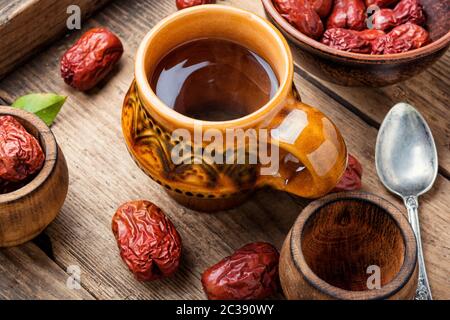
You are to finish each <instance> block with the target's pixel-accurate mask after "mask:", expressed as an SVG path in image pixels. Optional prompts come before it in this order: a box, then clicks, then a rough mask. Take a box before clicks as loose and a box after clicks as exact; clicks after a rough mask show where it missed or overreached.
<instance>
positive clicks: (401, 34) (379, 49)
mask: <svg viewBox="0 0 450 320" xmlns="http://www.w3.org/2000/svg"><path fill="white" fill-rule="evenodd" d="M430 42H431V39H430V35H429V33H428V31H426V30H425V29H424V28H422V27H421V26H418V25H416V24H413V23H406V24H402V25H401V26H398V27H395V28H394V29H392V31H391V32H389V33H387V34H386V35H384V36H381V37H379V38H377V39H376V41H374V43H373V48H372V53H373V54H394V53H401V52H406V51H409V50H414V49H418V48H421V47H423V46H425V45H427V44H428V43H430Z"/></svg>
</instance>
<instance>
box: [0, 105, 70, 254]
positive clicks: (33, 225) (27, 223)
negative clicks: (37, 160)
mask: <svg viewBox="0 0 450 320" xmlns="http://www.w3.org/2000/svg"><path fill="white" fill-rule="evenodd" d="M3 115H10V116H13V117H14V118H15V119H16V120H18V121H19V122H20V123H21V124H22V125H23V126H24V128H25V129H26V130H27V131H28V132H29V133H30V134H31V135H33V136H34V137H35V138H36V139H37V140H38V141H39V143H40V145H41V147H42V150H43V151H44V154H45V162H44V165H43V167H42V169H41V170H40V171H39V173H38V174H37V175H36V176H35V177H34V178H33V179H32V180H31V181H30V182H29V183H28V184H26V185H25V186H23V187H22V188H20V189H18V190H15V191H13V192H10V193H5V194H0V247H10V246H15V245H19V244H22V243H24V242H27V241H28V240H31V239H33V238H34V237H36V236H37V235H38V234H39V233H41V232H42V231H43V230H44V229H45V228H46V227H47V226H48V225H49V224H50V223H51V222H52V221H53V220H54V219H55V218H56V216H57V215H58V213H59V211H60V209H61V207H62V206H63V204H64V200H65V198H66V195H67V191H68V186H69V172H68V169H67V164H66V160H65V158H64V155H63V153H62V151H61V149H60V148H59V147H58V144H57V142H56V139H55V137H54V136H53V133H52V132H51V130H50V129H49V127H48V126H47V125H46V124H45V123H44V122H43V121H42V120H41V119H39V118H38V117H37V116H36V115H34V114H32V113H29V112H26V111H23V110H19V109H14V108H11V107H4V106H0V116H3Z"/></svg>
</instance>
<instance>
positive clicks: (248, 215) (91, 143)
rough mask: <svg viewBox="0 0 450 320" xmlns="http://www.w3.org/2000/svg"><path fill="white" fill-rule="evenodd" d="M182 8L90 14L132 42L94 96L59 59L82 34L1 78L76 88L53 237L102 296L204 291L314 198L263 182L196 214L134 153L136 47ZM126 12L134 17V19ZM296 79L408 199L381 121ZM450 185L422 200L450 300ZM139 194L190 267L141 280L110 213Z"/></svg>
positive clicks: (62, 132) (161, 5) (433, 261)
mask: <svg viewBox="0 0 450 320" xmlns="http://www.w3.org/2000/svg"><path fill="white" fill-rule="evenodd" d="M221 3H227V4H233V5H237V6H241V7H244V8H247V9H248V8H249V1H244V0H232V1H223V2H221ZM259 9H261V8H259ZM174 11H175V5H174V2H173V1H171V0H170V1H169V0H167V1H158V2H148V1H143V0H142V1H137V0H136V1H133V2H129V1H125V0H118V1H115V2H113V3H111V5H110V6H108V7H107V8H105V10H104V11H102V12H100V13H99V14H98V15H96V16H95V18H94V19H92V20H91V21H89V23H88V24H87V25H86V26H85V28H89V27H90V26H93V25H97V24H101V25H106V26H108V27H110V28H111V29H112V30H114V31H115V32H117V33H118V34H119V35H120V37H121V39H123V40H124V42H125V43H124V45H125V49H126V53H125V55H124V57H123V59H122V62H121V65H120V67H119V68H118V69H117V70H116V72H115V74H114V77H113V78H112V79H111V80H110V81H109V82H108V83H107V84H106V85H105V86H104V87H103V88H101V90H100V91H98V92H94V93H91V94H89V95H85V94H83V93H79V92H75V91H73V90H72V89H70V88H69V87H67V86H65V85H64V83H63V81H62V80H61V79H60V78H59V66H58V60H59V59H58V57H59V56H60V55H61V54H62V52H63V51H64V50H65V49H66V48H67V47H68V46H69V45H70V44H71V43H72V42H73V41H74V40H75V39H76V38H77V37H78V36H79V34H76V35H72V36H70V37H68V38H67V39H64V40H61V41H59V42H57V43H56V44H55V45H54V46H52V47H50V48H49V49H48V50H47V51H46V52H44V53H42V54H40V55H39V56H37V57H36V58H35V59H33V60H31V61H30V62H29V63H27V64H26V65H24V66H23V67H21V68H19V69H17V70H16V71H15V72H14V73H13V74H11V75H10V76H8V77H7V78H5V79H4V80H3V81H1V82H0V96H1V97H3V98H4V99H5V100H8V101H13V100H14V99H15V98H16V97H18V96H20V95H23V94H26V93H29V92H42V91H53V92H58V93H61V94H66V95H69V96H70V98H69V100H68V102H67V104H66V105H65V107H64V108H63V110H62V112H61V114H60V115H59V117H58V120H57V121H56V123H55V125H54V126H53V131H54V133H55V135H56V137H57V139H58V141H59V143H60V145H61V147H62V149H63V151H64V152H65V155H66V158H67V161H68V165H69V170H70V173H71V181H70V189H69V195H68V198H67V201H66V204H65V206H64V207H63V210H62V212H61V214H60V215H59V217H58V218H57V219H56V221H55V222H54V223H53V224H52V225H51V226H50V227H49V229H48V235H49V237H50V238H51V239H52V242H53V249H54V255H55V259H56V261H57V263H58V264H59V265H61V266H63V267H67V266H68V265H80V267H81V269H82V274H83V278H82V283H83V285H84V286H85V287H86V288H87V289H88V290H89V291H90V292H91V293H92V294H93V295H95V297H97V298H100V299H111V298H118V299H137V298H139V299H175V298H184V299H202V298H204V295H203V293H202V288H201V283H200V275H201V272H202V271H203V270H204V269H205V268H206V267H208V266H210V265H211V264H213V263H215V262H216V261H218V260H219V259H221V258H222V257H223V256H225V255H228V254H230V253H231V252H232V251H233V250H234V249H237V248H239V247H240V246H242V245H243V244H245V243H248V242H251V241H268V242H271V243H273V244H275V245H276V246H277V247H278V248H280V247H281V244H282V242H283V240H284V238H285V236H286V233H287V232H288V230H289V229H290V227H291V226H292V224H293V222H294V220H295V219H296V217H297V215H298V213H299V212H300V210H301V208H303V207H304V206H305V205H306V201H304V200H302V199H299V198H294V197H291V196H289V195H287V194H284V193H280V192H276V191H272V190H263V191H260V192H258V193H256V194H255V195H254V197H253V198H252V199H251V200H250V201H249V202H247V203H246V204H244V205H243V206H241V207H239V208H236V209H234V210H230V211H228V212H222V213H218V214H214V215H209V214H201V213H197V212H195V211H191V210H187V209H185V208H183V207H180V206H179V205H177V204H176V203H175V202H174V201H172V200H171V199H170V198H169V197H168V196H167V195H166V194H165V192H164V191H163V190H162V189H161V188H160V187H159V186H158V185H157V184H156V183H154V182H152V181H151V180H150V179H149V178H148V177H147V176H145V175H144V174H143V173H142V172H141V171H140V170H139V169H138V168H137V167H136V165H135V164H134V162H133V161H132V160H131V159H130V157H129V155H128V153H127V151H126V147H125V143H124V142H123V139H122V134H121V129H120V113H121V105H122V100H123V97H124V95H125V92H126V90H127V89H128V86H129V84H130V82H131V80H132V77H133V60H134V54H135V51H136V49H137V46H138V45H139V42H140V41H141V39H142V37H143V36H144V34H145V33H146V31H148V30H149V29H150V28H151V27H152V26H153V25H154V24H155V23H156V22H157V21H159V20H160V19H161V18H162V17H164V16H166V15H167V14H169V13H171V12H174ZM124 17H133V23H129V21H130V19H126V18H124ZM43 75H45V77H44V76H43ZM296 84H297V86H298V88H299V89H300V92H301V95H302V97H303V100H304V101H305V102H307V103H310V104H312V105H315V106H317V107H318V108H319V109H321V110H323V111H324V112H326V113H327V114H328V115H330V116H331V118H332V119H333V120H334V121H335V122H336V124H337V125H338V126H339V128H341V130H342V132H343V135H344V136H345V138H346V140H347V142H348V144H349V148H350V150H351V152H352V153H354V154H355V155H356V156H358V157H359V158H360V159H361V162H362V164H363V166H364V168H365V176H364V190H366V191H370V192H373V193H376V194H378V195H380V196H383V197H385V198H387V199H390V200H391V201H393V202H394V203H396V204H397V205H398V206H399V207H401V206H402V204H401V203H400V201H398V199H396V198H394V197H393V196H392V195H390V194H389V193H388V192H387V191H386V190H385V189H384V188H383V187H382V185H381V183H380V182H379V181H378V178H377V176H376V173H375V168H374V159H373V157H374V155H373V154H374V145H375V139H376V133H377V131H376V129H375V128H374V127H371V126H369V125H368V124H367V123H366V122H365V121H363V120H362V119H360V118H358V117H357V116H356V115H355V114H354V113H352V112H350V111H349V110H347V109H346V108H344V107H343V106H342V105H341V104H339V103H338V102H337V101H335V100H333V99H331V98H330V96H329V95H327V94H325V93H323V92H321V91H320V89H318V88H317V87H316V86H315V85H313V84H312V83H311V82H309V81H306V80H305V79H304V78H301V77H298V76H297V77H296ZM448 190H450V183H449V181H448V180H447V179H445V178H444V177H442V176H439V178H438V181H437V183H436V186H435V187H434V188H433V190H432V191H431V192H430V193H429V194H427V195H426V196H425V197H423V199H421V200H422V202H421V205H422V207H421V217H422V225H423V227H422V230H423V231H422V232H423V238H424V247H425V256H426V259H427V265H428V268H429V276H430V281H431V285H432V287H433V290H434V295H435V297H436V298H437V299H449V298H450V292H449V291H448V287H449V279H448V270H449V269H450V262H449V259H448V257H449V256H450V249H449V247H448V243H450V231H449V230H450V228H449V224H450V223H449V221H448V218H447V213H448V207H449V205H450V201H449V199H448V196H446V193H448ZM136 198H145V199H149V200H151V201H153V202H155V203H157V204H158V205H159V206H161V208H162V209H163V210H164V211H165V212H166V213H167V215H168V216H169V217H170V218H171V220H172V221H173V222H174V224H175V225H176V226H177V228H178V230H179V232H180V234H181V236H182V238H183V244H184V254H183V261H182V267H181V270H180V271H179V272H178V273H177V274H176V275H175V276H174V277H173V278H170V279H167V280H164V281H158V282H154V283H147V284H144V283H139V282H137V281H136V280H134V279H133V277H132V276H131V274H130V273H129V272H128V270H127V269H126V267H125V266H124V264H123V263H122V262H121V260H120V258H119V256H118V252H117V248H116V245H115V240H114V238H113V236H112V233H111V230H110V223H111V217H112V215H113V214H114V212H115V210H116V208H117V207H118V206H119V205H120V204H121V203H122V202H124V201H128V200H131V199H136Z"/></svg>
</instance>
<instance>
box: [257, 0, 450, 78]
mask: <svg viewBox="0 0 450 320" xmlns="http://www.w3.org/2000/svg"><path fill="white" fill-rule="evenodd" d="M447 1H448V0H421V3H422V5H423V8H424V10H425V12H426V15H427V29H428V31H429V32H430V36H431V39H432V40H433V42H432V43H431V44H429V45H427V46H425V47H423V48H419V49H416V50H412V51H408V52H403V53H398V54H389V55H369V54H359V53H352V52H346V51H341V50H337V49H333V48H330V47H328V46H326V45H324V44H322V43H320V42H319V41H316V40H314V39H312V38H309V37H308V36H306V35H304V34H303V33H301V32H300V31H298V30H297V29H296V28H294V27H293V26H292V25H291V24H289V22H287V21H286V20H285V19H284V18H283V17H282V16H281V15H280V14H279V13H278V11H277V10H276V9H275V7H274V5H273V3H272V0H262V3H263V5H264V8H265V10H266V13H267V15H268V16H269V17H270V19H271V20H272V22H273V23H274V24H275V25H276V26H277V27H278V28H279V29H280V30H281V31H282V32H283V34H284V35H285V36H286V37H287V38H288V39H289V40H290V41H291V43H293V44H294V45H295V46H296V47H297V48H298V49H300V50H297V52H298V54H299V59H300V65H301V66H302V67H303V68H305V69H306V70H307V71H308V72H310V73H312V74H314V75H315V76H317V77H319V78H321V79H323V80H326V81H329V82H333V83H337V84H340V85H344V86H364V87H383V86H387V85H392V84H395V83H398V82H401V81H404V80H406V79H408V78H411V77H413V76H415V75H417V74H419V73H420V72H422V71H425V70H426V69H427V68H428V67H430V66H431V65H432V64H433V63H434V62H436V61H437V60H438V59H439V58H440V57H441V56H442V55H443V54H444V53H445V52H446V51H447V49H448V47H449V46H450V20H449V19H448V16H449V14H450V12H449V7H448V2H447Z"/></svg>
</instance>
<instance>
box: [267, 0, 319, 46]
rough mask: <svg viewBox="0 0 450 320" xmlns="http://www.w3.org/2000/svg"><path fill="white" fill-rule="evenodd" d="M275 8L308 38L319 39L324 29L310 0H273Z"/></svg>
mask: <svg viewBox="0 0 450 320" xmlns="http://www.w3.org/2000/svg"><path fill="white" fill-rule="evenodd" d="M273 3H274V5H275V8H276V9H277V11H278V12H279V13H280V14H281V16H283V17H284V18H285V19H286V20H287V21H288V22H289V23H290V24H292V25H293V26H294V27H295V28H296V29H298V30H299V31H300V32H301V33H303V34H305V35H307V36H308V37H311V38H314V39H318V38H320V36H321V35H322V33H323V30H324V27H323V23H322V20H321V19H320V16H319V15H318V14H317V12H316V11H314V8H313V7H312V5H311V4H310V2H309V0H273Z"/></svg>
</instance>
